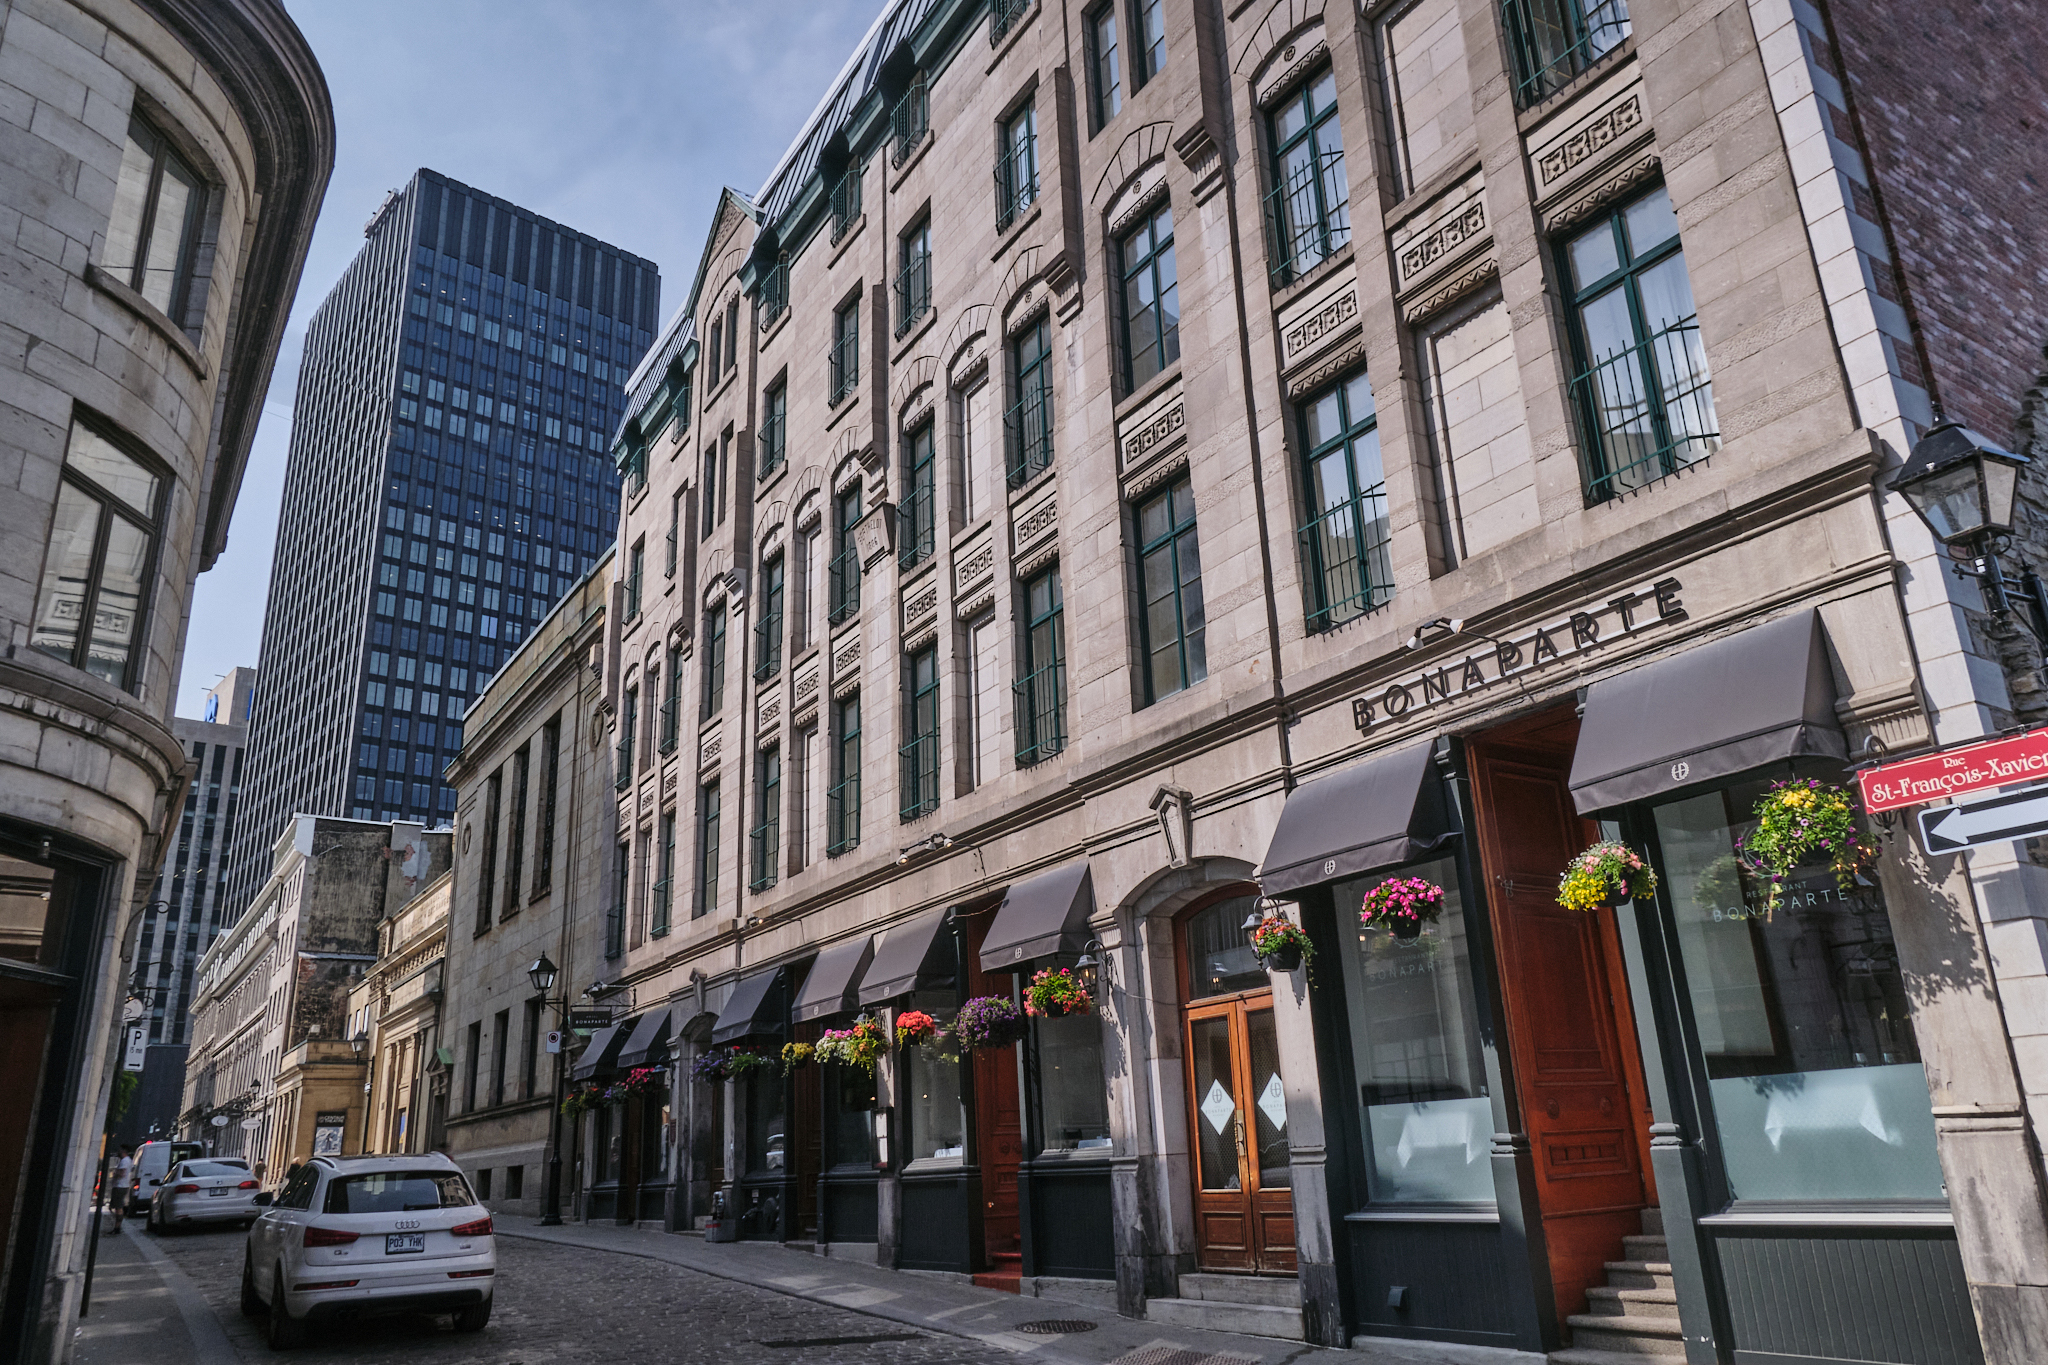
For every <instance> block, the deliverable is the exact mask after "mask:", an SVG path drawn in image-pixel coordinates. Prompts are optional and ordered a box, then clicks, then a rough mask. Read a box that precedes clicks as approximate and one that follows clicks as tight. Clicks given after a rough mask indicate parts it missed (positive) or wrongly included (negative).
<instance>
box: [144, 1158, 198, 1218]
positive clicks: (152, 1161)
mask: <svg viewBox="0 0 2048 1365" xmlns="http://www.w3.org/2000/svg"><path fill="white" fill-rule="evenodd" d="M205 1155H206V1148H204V1147H203V1146H201V1145H200V1144H199V1143H196V1142H145V1143H143V1144H142V1145H141V1146H140V1147H137V1148H136V1149H135V1183H134V1184H133V1185H130V1186H129V1187H128V1212H129V1213H130V1214H131V1215H134V1214H140V1213H143V1212H146V1211H147V1210H148V1208H149V1201H150V1200H151V1199H152V1198H153V1197H155V1195H156V1187H157V1186H159V1185H161V1184H163V1183H164V1177H165V1176H166V1175H168V1174H170V1171H171V1167H173V1166H175V1165H177V1164H178V1163H179V1162H181V1161H195V1160H197V1159H199V1158H200V1157H203V1156H205Z"/></svg>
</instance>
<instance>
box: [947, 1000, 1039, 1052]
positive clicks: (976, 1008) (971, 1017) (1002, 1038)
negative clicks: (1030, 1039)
mask: <svg viewBox="0 0 2048 1365" xmlns="http://www.w3.org/2000/svg"><path fill="white" fill-rule="evenodd" d="M1023 1036H1024V1012H1023V1011H1022V1010H1020V1009H1018V1008H1017V1006H1016V1005H1015V1004H1014V1003H1012V1002H1011V1001H1009V1000H1007V999H1005V998H1004V997H1003V996H1000V995H977V996H975V997H974V999H972V1000H970V1001H968V1002H967V1003H966V1004H964V1005H962V1006H961V1007H960V1013H958V1014H957V1015H955V1016H953V1038H954V1040H955V1041H957V1042H958V1043H959V1044H960V1046H961V1048H962V1049H963V1050H965V1051H969V1052H972V1051H975V1050H977V1049H979V1048H989V1047H1008V1046H1009V1045H1010V1044H1012V1043H1014V1042H1016V1041H1017V1040H1018V1039H1019V1038H1022V1037H1023Z"/></svg>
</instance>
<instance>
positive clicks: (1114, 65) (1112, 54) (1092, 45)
mask: <svg viewBox="0 0 2048 1365" xmlns="http://www.w3.org/2000/svg"><path fill="white" fill-rule="evenodd" d="M1088 93H1089V98H1090V102H1091V103H1092V105H1093V106H1094V107H1093V110H1092V112H1093V113H1094V116H1095V131H1098V132H1099V131H1101V130H1102V129H1103V128H1104V127H1106V126H1107V125H1108V123H1109V121H1110V120H1111V119H1113V118H1115V117H1116V116H1117V115H1118V114H1120V113H1122V112H1123V107H1124V79H1123V59H1122V55H1121V54H1120V53H1119V52H1118V51H1117V42H1116V4H1115V2H1114V0H1111V3H1109V4H1106V5H1104V6H1102V7H1101V8H1100V9H1097V10H1095V11H1093V12H1092V13H1091V14H1089V16H1088Z"/></svg>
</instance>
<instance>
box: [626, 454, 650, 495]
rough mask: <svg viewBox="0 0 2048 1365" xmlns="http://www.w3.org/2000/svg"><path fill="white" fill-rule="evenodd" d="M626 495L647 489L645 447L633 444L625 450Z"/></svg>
mask: <svg viewBox="0 0 2048 1365" xmlns="http://www.w3.org/2000/svg"><path fill="white" fill-rule="evenodd" d="M625 474H626V493H627V495H628V496H631V495H632V494H635V493H638V492H639V491H640V490H641V489H643V488H645V487H647V447H646V446H645V445H644V444H640V443H635V444H634V445H631V446H629V447H627V449H626V464H625Z"/></svg>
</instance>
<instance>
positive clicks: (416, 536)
mask: <svg viewBox="0 0 2048 1365" xmlns="http://www.w3.org/2000/svg"><path fill="white" fill-rule="evenodd" d="M364 236H365V237H366V238H367V239H368V240H367V241H366V242H365V244H364V246H363V249H362V250H361V251H360V252H359V253H357V255H356V259H355V260H354V261H353V262H352V263H351V264H350V266H349V268H348V270H347V271H346V272H344V273H343V275H342V277H341V280H340V281H339V283H337V284H336V285H335V287H334V290H333V292H332V293H330V294H329V295H328V296H327V299H326V301H325V302H323V303H322V304H321V306H320V309H319V311H318V312H317V313H315V314H314V316H313V320H312V322H311V324H310V325H309V326H308V328H307V331H306V348H305V358H304V360H303V362H302V364H301V366H300V370H299V386H298V398H297V402H296V405H295V408H294V411H293V415H292V439H291V453H290V462H289V464H288V466H287V469H286V473H285V487H284V503H283V508H282V511H281V513H280V517H279V523H278V536H277V552H276V557H275V559H274V560H273V562H272V566H271V576H270V596H269V602H268V604H267V606H266V608H265V612H264V619H263V653H262V659H261V661H260V665H259V666H260V667H261V668H262V671H263V688H262V691H261V693H260V694H259V695H258V697H257V701H256V706H255V714H254V718H253V720H252V722H251V726H250V750H249V773H248V776H247V780H246V782H245V784H244V785H245V798H246V807H245V810H246V813H245V815H244V817H243V818H242V819H241V820H240V821H239V822H238V824H237V828H236V831H235V834H236V840H235V846H234V849H233V864H232V867H231V869H230V880H229V900H228V904H229V908H230V911H231V913H232V914H236V915H239V914H240V913H241V911H242V910H243V909H244V908H246V906H247V905H248V903H249V900H250V898H251V897H252V896H253V895H254V894H255V892H256V891H257V889H258V888H259V887H261V886H262V884H263V881H264V878H265V877H266V876H267V875H268V873H269V871H270V863H271V845H272V843H273V841H275V840H276V839H277V838H278V837H279V835H280V834H281V833H282V832H283V830H284V828H285V822H286V821H287V820H288V819H289V818H290V817H291V816H292V815H293V814H296V813H301V812H303V813H308V814H314V815H332V816H353V817H355V818H357V819H365V820H391V819H400V818H402V819H408V820H422V821H425V822H426V823H427V824H429V825H433V824H438V823H441V822H443V821H447V820H449V819H450V818H451V817H452V816H453V815H454V812H455V793H454V791H453V789H452V788H449V787H447V786H446V785H444V784H443V783H442V781H441V772H442V769H443V768H444V767H446V766H447V763H448V760H449V759H450V758H451V757H452V756H453V755H454V752H455V750H456V749H457V748H458V747H459V746H460V744H461V727H462V715H463V709H464V707H465V706H466V705H467V703H468V702H469V701H470V700H471V699H473V698H474V697H475V696H476V694H477V692H478V691H480V690H481V689H482V687H483V684H484V682H485V680H487V679H488V678H489V677H490V675H491V673H492V672H493V670H495V669H496V668H497V667H498V666H499V665H500V664H501V663H502V662H503V661H504V660H505V659H506V658H507V657H508V656H509V655H510V654H511V653H512V651H514V650H515V649H517V648H518V647H519V642H520V641H521V640H522V639H523V638H524V637H525V635H526V633H527V631H529V630H530V629H531V628H532V626H533V623H534V622H536V621H539V620H540V619H541V618H542V617H543V616H544V615H546V613H547V610H548V608H549V607H550V606H552V605H553V603H554V602H555V600H556V599H557V598H559V597H560V596H561V595H562V593H563V591H564V590H566V589H567V588H568V587H569V585H570V584H572V583H574V582H575V581H576V579H577V577H578V576H579V575H580V574H582V573H583V572H584V571H585V570H586V569H588V568H589V567H590V565H591V563H592V562H593V561H594V560H595V559H596V557H597V554H598V552H599V550H600V548H601V547H603V546H605V545H607V544H609V543H610V542H611V540H612V538H613V536H614V534H615V528H616V525H617V521H618V513H619V480H618V474H617V472H616V471H615V470H614V468H613V467H612V463H611V460H610V459H609V457H608V451H609V449H610V444H611V435H612V433H613V431H614V430H616V428H617V426H618V422H619V415H620V409H621V407H622V405H623V393H622V386H623V385H624V383H625V380H626V378H627V377H628V376H629V375H630V374H631V373H632V371H633V367H634V365H635V364H636V363H637V362H638V361H639V359H640V357H641V355H642V354H643V353H644V352H645V351H646V350H647V347H648V345H649V343H650V342H651V341H652V339H653V332H654V327H655V325H656V319H657V317H658V315H659V310H660V304H661V297H660V296H661V276H660V273H659V271H658V270H657V269H656V267H655V265H654V263H653V262H652V261H648V260H643V259H641V258H640V257H638V256H632V255H628V254H627V253H625V252H622V251H620V250H619V249H618V248H616V247H613V246H608V245H606V244H605V243H603V242H599V241H595V240H593V239H591V238H589V237H586V236H583V235H581V234H580V233H577V232H575V231H573V230H571V229H569V228H566V227H563V226H562V225H560V224H558V223H553V222H550V221H548V220H547V219H545V218H538V217H536V216H534V215H533V214H531V213H529V212H527V211H526V210H525V209H522V208H519V207H517V206H515V205H512V204H508V203H506V202H504V201H503V200H501V199H494V198H491V197H490V196H488V195H485V194H480V193H478V192H477V191H475V190H472V189H470V188H469V187H468V186H466V185H461V184H458V183H456V182H455V181H452V180H449V179H447V178H446V177H445V176H442V175H439V174H436V173H435V172H433V171H429V170H421V171H420V172H419V173H418V174H417V175H415V176H414V177H413V179H412V182H411V183H410V184H408V185H407V186H406V187H405V188H404V189H403V190H401V191H397V192H395V193H394V194H392V195H390V196H389V197H387V198H386V200H385V202H384V204H383V206H382V207H380V208H379V209H378V211H377V213H376V214H375V215H374V216H373V217H372V218H371V219H370V221H369V224H368V225H367V226H366V227H365V228H364Z"/></svg>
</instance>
